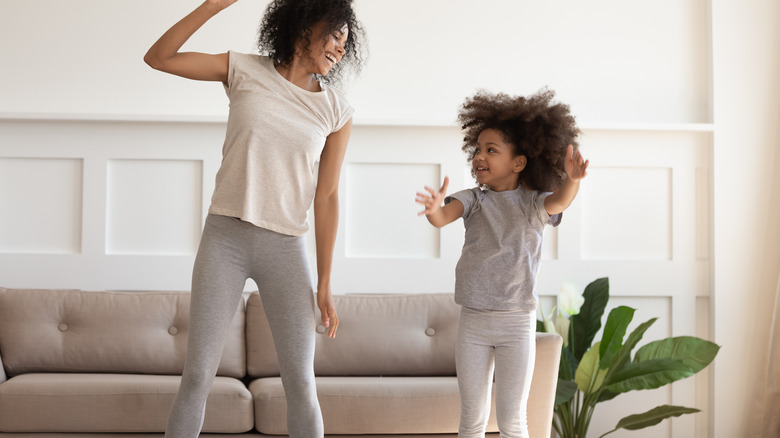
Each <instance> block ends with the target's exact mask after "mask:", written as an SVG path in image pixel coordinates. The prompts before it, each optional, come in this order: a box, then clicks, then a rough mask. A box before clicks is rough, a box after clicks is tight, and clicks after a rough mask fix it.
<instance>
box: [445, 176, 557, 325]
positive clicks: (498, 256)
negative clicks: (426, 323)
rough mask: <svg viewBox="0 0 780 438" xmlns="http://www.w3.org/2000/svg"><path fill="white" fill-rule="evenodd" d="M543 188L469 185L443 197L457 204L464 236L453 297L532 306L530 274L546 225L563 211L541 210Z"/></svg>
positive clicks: (478, 305) (471, 303)
mask: <svg viewBox="0 0 780 438" xmlns="http://www.w3.org/2000/svg"><path fill="white" fill-rule="evenodd" d="M548 195H550V193H549V192H537V191H533V190H526V189H525V188H523V187H522V186H520V187H518V188H517V189H516V190H507V191H503V192H495V191H492V190H482V189H479V188H473V189H469V190H463V191H460V192H456V193H454V194H452V195H450V196H448V197H447V198H445V200H444V202H445V203H449V202H451V201H452V199H457V200H458V201H460V202H461V203H462V204H463V224H464V226H465V227H466V239H465V243H464V244H463V251H462V253H461V256H460V260H458V265H457V267H456V268H455V302H456V303H458V304H460V305H461V306H465V307H471V308H475V309H485V310H521V311H526V312H530V311H534V310H536V305H537V301H538V296H537V293H536V290H535V283H536V273H537V272H538V270H539V260H540V258H541V254H542V234H543V232H544V227H545V226H546V225H552V226H558V224H559V223H560V222H561V218H562V217H563V214H562V213H561V214H557V215H554V216H552V217H551V216H550V215H549V214H547V211H546V210H545V209H544V200H545V198H547V196H548Z"/></svg>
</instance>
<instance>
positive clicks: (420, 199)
mask: <svg viewBox="0 0 780 438" xmlns="http://www.w3.org/2000/svg"><path fill="white" fill-rule="evenodd" d="M449 184H450V179H449V177H446V176H445V177H444V183H443V184H442V186H441V189H439V190H438V191H436V190H434V189H432V188H430V187H428V186H425V190H426V191H427V192H428V193H430V195H429V194H428V193H423V192H417V198H415V202H417V203H418V204H422V205H423V206H424V207H425V210H423V211H421V212H419V213H417V215H418V216H422V215H426V216H429V215H431V214H433V213H436V212H437V211H438V210H439V209H441V204H442V203H443V202H444V195H446V194H447V186H448V185H449Z"/></svg>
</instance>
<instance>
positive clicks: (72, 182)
mask: <svg viewBox="0 0 780 438" xmlns="http://www.w3.org/2000/svg"><path fill="white" fill-rule="evenodd" d="M82 167H83V164H82V161H81V160H78V159H58V158H3V157H0V175H2V183H0V206H2V207H0V211H2V214H0V253H9V254H20V253H22V254H77V253H79V252H81V200H82V196H81V187H82Z"/></svg>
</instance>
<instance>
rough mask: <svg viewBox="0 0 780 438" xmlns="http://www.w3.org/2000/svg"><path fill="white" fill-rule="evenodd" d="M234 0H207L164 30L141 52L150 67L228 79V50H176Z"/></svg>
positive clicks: (187, 75) (209, 78) (199, 77)
mask: <svg viewBox="0 0 780 438" xmlns="http://www.w3.org/2000/svg"><path fill="white" fill-rule="evenodd" d="M236 1H237V0H206V1H205V2H203V3H202V4H201V5H200V6H198V7H197V8H196V9H195V10H194V11H192V12H190V13H189V14H188V15H187V16H186V17H184V18H182V19H181V20H180V21H179V22H178V23H176V24H174V25H173V26H172V27H171V28H170V29H168V31H166V32H165V33H164V34H163V35H162V36H161V37H160V39H158V40H157V42H155V43H154V44H153V45H152V47H150V48H149V51H148V52H146V55H145V56H144V61H145V62H146V63H147V64H149V66H151V67H152V68H154V69H156V70H160V71H164V72H166V73H171V74H174V75H177V76H181V77H185V78H188V79H196V80H201V81H219V82H227V75H228V54H227V53H221V54H218V55H210V54H206V53H198V52H179V49H181V47H182V46H183V45H184V43H185V42H187V40H188V39H190V37H191V36H192V35H193V34H194V33H195V31H197V30H198V29H200V27H201V26H203V24H205V23H206V22H207V21H208V20H209V19H211V17H213V16H215V15H217V14H218V13H219V12H220V11H221V10H223V9H225V8H227V7H228V6H230V5H232V4H233V3H235V2H236Z"/></svg>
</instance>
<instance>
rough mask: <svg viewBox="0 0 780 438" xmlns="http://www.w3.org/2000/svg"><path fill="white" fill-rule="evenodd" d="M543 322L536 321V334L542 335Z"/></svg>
mask: <svg viewBox="0 0 780 438" xmlns="http://www.w3.org/2000/svg"><path fill="white" fill-rule="evenodd" d="M544 332H545V331H544V321H539V320H538V319H537V320H536V333H544Z"/></svg>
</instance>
